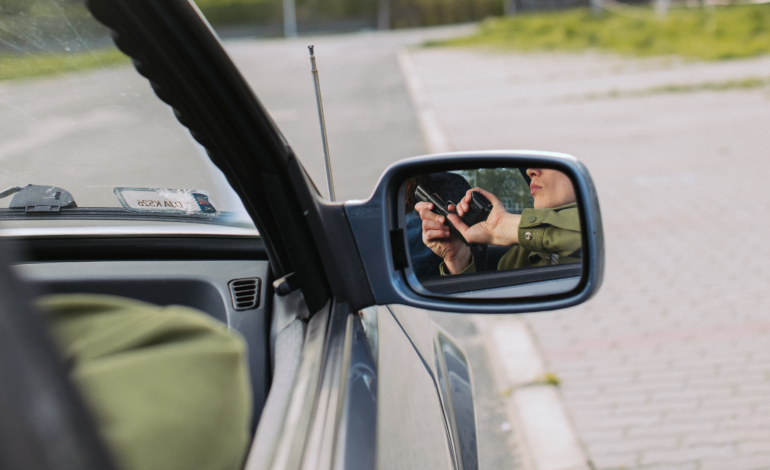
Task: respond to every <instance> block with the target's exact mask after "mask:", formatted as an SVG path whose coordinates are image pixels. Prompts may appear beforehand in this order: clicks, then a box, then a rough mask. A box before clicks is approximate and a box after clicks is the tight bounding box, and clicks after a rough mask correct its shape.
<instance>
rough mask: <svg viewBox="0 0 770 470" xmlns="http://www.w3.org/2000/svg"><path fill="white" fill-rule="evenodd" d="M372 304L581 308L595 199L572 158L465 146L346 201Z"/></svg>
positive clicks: (599, 237) (600, 254)
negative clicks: (361, 197) (366, 196)
mask: <svg viewBox="0 0 770 470" xmlns="http://www.w3.org/2000/svg"><path fill="white" fill-rule="evenodd" d="M344 207H345V212H346V214H347V217H348V220H349V222H350V226H351V229H352V231H353V235H354V238H355V241H356V244H357V246H358V250H359V253H360V255H361V259H362V261H363V264H364V269H365V271H366V275H367V276H368V280H369V283H370V285H371V288H372V292H373V294H374V297H375V301H376V303H377V304H379V305H383V304H390V303H396V304H404V305H409V306H412V307H417V308H424V309H429V310H443V311H450V312H460V313H463V312H465V313H522V312H533V311H542V310H553V309H558V308H564V307H569V306H572V305H576V304H579V303H581V302H584V301H586V300H587V299H589V298H590V297H591V296H592V295H593V294H594V293H595V292H596V291H597V289H598V288H599V286H600V284H601V280H602V274H603V271H604V241H603V234H602V223H601V214H600V211H599V201H598V199H597V196H596V191H595V189H594V185H593V182H592V180H591V177H590V175H589V173H588V170H587V169H586V167H585V166H583V165H582V164H581V163H580V162H579V161H578V160H577V159H576V158H574V157H572V156H569V155H564V154H557V153H546V152H508V151H507V152H470V153H453V154H440V155H432V156H427V157H417V158H411V159H407V160H402V161H400V162H398V163H396V164H394V165H392V166H391V167H389V168H388V169H387V170H386V171H385V173H384V174H383V175H382V177H381V178H380V181H379V183H378V185H377V188H376V189H375V191H374V193H373V194H372V196H371V197H370V198H369V200H367V201H348V202H346V203H345V205H344Z"/></svg>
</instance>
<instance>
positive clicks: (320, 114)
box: [307, 44, 335, 201]
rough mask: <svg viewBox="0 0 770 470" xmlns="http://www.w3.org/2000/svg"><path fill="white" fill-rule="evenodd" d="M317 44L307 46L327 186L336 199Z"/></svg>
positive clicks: (331, 196)
mask: <svg viewBox="0 0 770 470" xmlns="http://www.w3.org/2000/svg"><path fill="white" fill-rule="evenodd" d="M314 47H315V46H314V45H312V44H310V45H309V46H307V48H308V49H309V50H310V65H311V67H312V68H311V70H310V72H311V73H312V74H313V81H314V82H315V100H316V103H317V104H318V120H319V121H321V143H322V144H323V148H324V162H325V163H326V186H327V187H328V188H329V200H330V201H334V200H335V196H334V180H333V179H332V160H331V156H329V140H328V139H327V137H326V119H324V104H323V100H321V82H320V81H319V79H318V68H316V66H315V56H314V55H313V48H314Z"/></svg>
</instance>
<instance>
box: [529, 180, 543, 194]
mask: <svg viewBox="0 0 770 470" xmlns="http://www.w3.org/2000/svg"><path fill="white" fill-rule="evenodd" d="M541 189H543V187H542V186H538V185H536V184H534V183H533V184H530V185H529V194H531V195H533V196H534V195H535V193H536V192H537V191H539V190H541Z"/></svg>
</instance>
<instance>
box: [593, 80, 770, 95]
mask: <svg viewBox="0 0 770 470" xmlns="http://www.w3.org/2000/svg"><path fill="white" fill-rule="evenodd" d="M768 85H770V78H761V77H747V78H740V79H735V80H725V81H721V82H701V83H683V84H669V85H661V86H656V87H651V88H643V89H640V90H628V91H622V90H611V91H608V92H606V93H589V94H587V95H585V96H584V98H585V99H587V100H599V99H607V98H627V97H642V96H650V95H660V94H667V93H696V92H700V91H729V90H751V89H756V88H764V87H766V86H768Z"/></svg>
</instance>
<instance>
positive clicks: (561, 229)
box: [415, 168, 582, 275]
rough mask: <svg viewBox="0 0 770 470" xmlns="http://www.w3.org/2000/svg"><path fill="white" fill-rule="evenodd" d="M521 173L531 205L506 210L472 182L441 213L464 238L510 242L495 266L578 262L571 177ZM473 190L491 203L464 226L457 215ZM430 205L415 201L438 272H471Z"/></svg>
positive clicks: (462, 248) (467, 255)
mask: <svg viewBox="0 0 770 470" xmlns="http://www.w3.org/2000/svg"><path fill="white" fill-rule="evenodd" d="M526 173H527V176H529V178H530V179H531V183H530V193H531V194H532V197H533V198H534V201H535V203H534V208H533V209H525V210H524V211H523V212H522V213H521V215H519V214H511V213H510V212H508V211H506V210H505V207H504V206H503V204H502V202H501V201H500V200H499V199H498V198H497V197H496V196H495V195H494V194H492V193H490V192H489V191H486V190H484V189H481V188H473V189H470V190H468V192H467V193H466V195H465V197H463V199H462V200H461V201H460V202H459V203H458V204H457V205H456V206H455V205H450V206H449V210H450V212H453V213H452V214H449V215H447V216H446V217H447V218H448V219H449V222H451V223H452V225H453V226H454V227H455V228H456V229H457V230H458V232H460V234H462V236H463V237H464V238H465V239H466V240H467V241H468V243H477V244H485V245H499V246H511V247H512V248H511V249H510V250H509V251H508V252H507V253H506V254H505V255H504V256H503V257H502V258H501V259H500V262H499V263H498V266H497V269H498V270H504V269H519V268H525V267H533V266H548V265H551V264H567V263H578V262H580V261H581V260H582V254H581V245H582V240H581V234H580V217H579V213H578V208H577V202H576V196H575V189H574V187H573V185H572V181H570V179H569V177H568V176H567V175H565V174H564V173H562V172H560V171H558V170H552V169H547V168H528V169H527V171H526ZM473 191H478V192H479V193H481V194H483V195H484V196H485V197H486V198H487V199H489V201H490V202H491V203H492V206H493V208H492V211H491V212H490V214H489V216H488V217H487V220H486V221H484V222H480V223H478V224H475V225H473V226H471V227H469V226H467V225H466V224H465V223H463V221H462V219H460V217H461V216H463V215H465V214H466V213H467V211H468V209H469V207H468V203H469V202H470V198H471V193H472V192H473ZM432 209H433V204H431V203H426V202H420V203H418V204H416V205H415V210H416V211H417V212H418V213H419V214H420V219H422V240H423V243H424V244H425V246H427V247H428V248H430V249H431V250H432V251H433V252H434V253H435V254H436V255H438V256H439V257H441V258H442V259H443V260H444V261H443V262H442V263H441V265H440V266H439V270H440V273H441V274H442V275H449V274H465V273H474V272H476V265H475V260H474V258H473V256H472V254H471V250H470V249H469V248H468V246H467V245H465V243H463V242H462V241H461V240H460V239H459V238H458V237H456V236H454V235H452V234H451V233H450V231H449V227H448V226H447V225H446V224H445V222H446V220H445V218H444V216H441V215H438V214H436V213H434V212H432ZM455 213H456V214H457V215H455Z"/></svg>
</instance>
